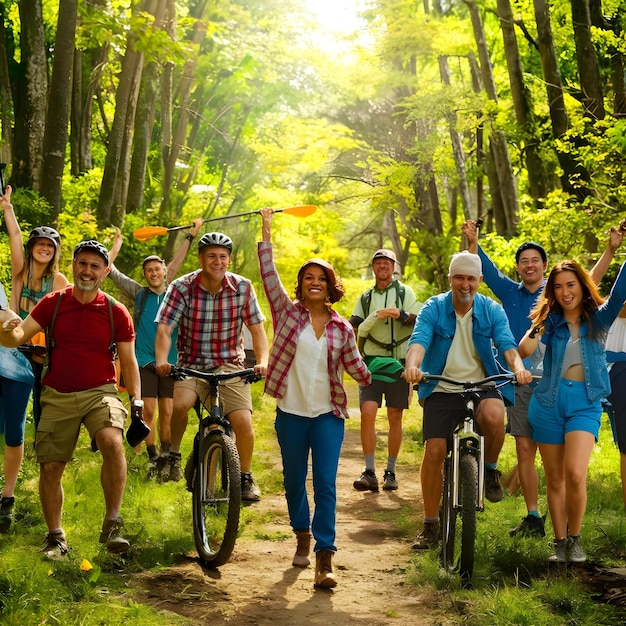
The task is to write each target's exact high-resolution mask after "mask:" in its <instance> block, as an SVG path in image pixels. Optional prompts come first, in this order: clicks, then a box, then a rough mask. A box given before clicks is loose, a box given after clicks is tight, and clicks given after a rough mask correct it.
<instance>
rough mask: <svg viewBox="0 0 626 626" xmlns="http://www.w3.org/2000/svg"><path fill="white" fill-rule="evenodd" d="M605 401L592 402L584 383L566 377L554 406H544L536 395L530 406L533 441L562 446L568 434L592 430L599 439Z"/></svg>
mask: <svg viewBox="0 0 626 626" xmlns="http://www.w3.org/2000/svg"><path fill="white" fill-rule="evenodd" d="M601 417H602V402H601V401H600V400H597V401H595V402H590V401H589V398H588V396H587V389H586V387H585V383H584V382H579V381H575V380H567V379H565V378H562V379H561V381H560V382H559V386H558V388H557V392H556V398H555V401H554V405H553V406H551V407H546V406H543V405H542V404H541V403H540V402H539V401H538V400H537V397H536V396H535V395H533V397H532V399H531V401H530V405H529V406H528V421H529V422H530V428H531V432H532V440H533V441H536V442H537V443H549V444H554V445H561V444H563V443H565V435H566V434H567V433H571V432H573V431H577V430H580V431H583V432H586V433H591V434H592V435H593V436H594V437H595V438H596V441H597V440H598V433H599V432H600V418H601Z"/></svg>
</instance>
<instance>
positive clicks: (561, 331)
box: [535, 264, 626, 407]
mask: <svg viewBox="0 0 626 626" xmlns="http://www.w3.org/2000/svg"><path fill="white" fill-rule="evenodd" d="M625 265H626V264H625ZM625 300H626V270H624V265H622V267H621V268H620V271H619V274H618V275H617V279H616V280H615V283H614V284H613V287H612V289H611V293H610V295H609V297H608V298H607V300H606V302H604V304H602V305H601V306H600V307H599V308H598V310H597V311H596V312H595V313H594V314H593V322H594V325H596V326H599V327H600V328H602V330H603V334H602V335H601V336H600V337H597V338H592V337H590V336H589V331H590V328H589V325H588V324H587V322H583V323H582V325H581V327H580V352H581V354H582V359H583V368H584V371H585V387H586V389H587V398H588V399H589V402H596V401H598V400H601V399H602V398H605V397H606V396H608V395H609V394H610V393H611V383H610V381H609V373H608V369H607V363H606V353H605V349H604V342H605V337H606V333H607V331H608V329H609V327H610V326H611V324H612V323H613V321H614V320H615V318H616V317H617V316H618V314H619V312H620V310H621V308H622V306H623V304H624V301H625ZM569 338H570V332H569V328H568V326H567V322H566V320H565V318H564V317H563V315H562V314H561V313H555V312H552V313H550V314H549V315H548V317H547V319H546V323H545V331H544V333H543V335H542V337H541V341H542V343H544V344H545V346H546V353H545V356H544V359H543V377H542V378H541V380H540V381H539V384H538V385H537V387H536V389H535V397H536V398H537V400H538V402H539V403H540V404H542V405H543V406H545V407H551V406H554V401H555V398H556V393H557V389H558V387H559V382H560V380H561V375H562V372H561V367H562V365H563V357H564V355H565V348H566V347H567V342H568V340H569Z"/></svg>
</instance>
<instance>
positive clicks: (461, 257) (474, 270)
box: [448, 250, 483, 278]
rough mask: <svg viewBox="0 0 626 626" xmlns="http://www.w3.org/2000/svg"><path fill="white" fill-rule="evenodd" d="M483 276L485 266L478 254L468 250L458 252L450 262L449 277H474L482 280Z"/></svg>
mask: <svg viewBox="0 0 626 626" xmlns="http://www.w3.org/2000/svg"><path fill="white" fill-rule="evenodd" d="M482 274H483V264H482V263H481V261H480V257H479V256H478V255H477V254H472V253H471V252H468V251H467V250H463V252H457V253H456V254H453V255H452V259H451V260H450V270H449V272H448V276H474V277H475V278H480V277H481V276H482Z"/></svg>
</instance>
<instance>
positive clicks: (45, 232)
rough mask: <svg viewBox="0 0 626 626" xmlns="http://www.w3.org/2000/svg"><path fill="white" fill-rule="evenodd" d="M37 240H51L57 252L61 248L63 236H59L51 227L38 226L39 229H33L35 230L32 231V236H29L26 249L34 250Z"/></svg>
mask: <svg viewBox="0 0 626 626" xmlns="http://www.w3.org/2000/svg"><path fill="white" fill-rule="evenodd" d="M37 239H49V240H50V241H51V242H52V243H53V244H54V247H55V248H56V249H57V250H58V249H59V248H60V247H61V235H59V233H58V232H57V231H56V230H54V228H50V226H37V228H33V230H31V231H30V235H28V241H27V242H26V248H27V249H28V248H32V247H33V245H34V244H35V241H36V240H37Z"/></svg>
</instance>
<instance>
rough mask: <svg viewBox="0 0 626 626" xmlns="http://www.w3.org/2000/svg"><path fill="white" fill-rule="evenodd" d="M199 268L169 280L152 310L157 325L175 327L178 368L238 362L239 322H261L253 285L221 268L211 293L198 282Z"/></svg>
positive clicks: (240, 353) (240, 349)
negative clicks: (218, 281) (219, 283)
mask: <svg viewBox="0 0 626 626" xmlns="http://www.w3.org/2000/svg"><path fill="white" fill-rule="evenodd" d="M201 274H202V270H196V271H195V272H191V273H190V274H186V275H185V276H181V277H180V278H178V279H177V280H175V281H173V282H172V283H170V285H169V286H168V288H167V292H166V294H165V298H164V299H163V302H162V303H161V307H160V308H159V310H158V311H157V315H156V321H157V323H159V324H167V325H168V326H173V327H178V339H177V342H176V348H177V349H178V361H177V365H178V366H179V367H189V368H191V369H195V370H199V371H207V370H210V369H213V368H215V367H218V366H220V365H223V364H224V363H236V364H238V365H243V362H244V359H245V352H244V350H243V343H242V341H241V331H242V327H243V324H245V325H246V326H253V325H254V324H260V323H262V322H264V321H265V317H264V315H263V313H262V312H261V309H260V308H259V303H258V301H257V297H256V293H255V291H254V287H253V286H252V283H251V282H250V281H249V280H248V279H247V278H243V277H242V276H238V275H237V274H232V273H230V272H226V275H225V276H224V280H223V282H222V287H221V289H220V290H219V292H218V293H217V295H216V296H213V295H211V294H210V293H209V292H208V291H207V290H206V289H204V288H203V287H202V286H201V284H200V279H201Z"/></svg>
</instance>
